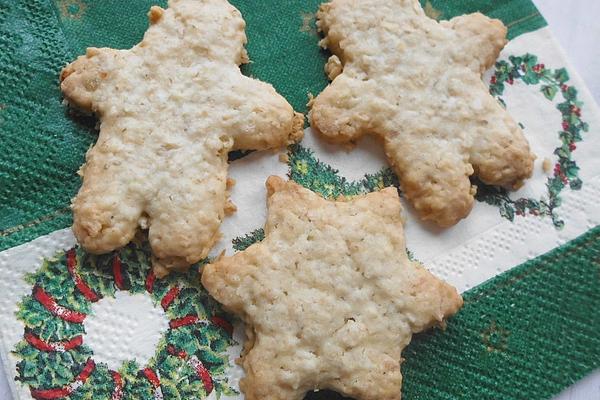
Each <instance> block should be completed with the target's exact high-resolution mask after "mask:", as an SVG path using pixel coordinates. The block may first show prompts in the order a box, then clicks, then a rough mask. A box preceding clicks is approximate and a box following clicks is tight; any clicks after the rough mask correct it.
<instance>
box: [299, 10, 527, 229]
mask: <svg viewBox="0 0 600 400" xmlns="http://www.w3.org/2000/svg"><path fill="white" fill-rule="evenodd" d="M317 19H318V22H317V25H318V27H319V29H320V30H321V31H322V32H323V33H324V35H325V37H324V39H323V40H322V41H321V45H322V46H323V47H326V48H328V49H329V50H331V52H332V53H333V55H332V56H331V58H330V60H329V62H328V63H327V66H326V70H327V72H328V74H329V75H330V78H331V79H333V81H332V82H331V84H330V85H329V86H328V87H327V88H326V89H325V90H324V91H323V92H322V93H321V94H320V95H319V96H318V97H317V98H316V99H315V101H314V103H313V107H312V111H311V125H312V127H313V128H314V129H315V130H316V131H318V132H320V133H321V134H322V135H323V136H324V137H325V138H327V139H329V140H331V141H334V142H351V141H356V140H358V139H359V138H360V137H361V136H363V135H364V134H367V133H369V134H374V135H377V136H379V137H380V138H381V140H382V142H383V145H384V146H385V152H386V154H387V157H388V159H389V162H390V164H391V165H392V167H393V169H394V171H395V172H396V174H397V175H398V177H399V179H400V182H401V186H402V190H403V192H404V194H405V195H406V198H407V199H408V200H409V201H410V203H411V204H412V205H413V206H414V208H415V210H416V212H417V213H418V214H419V216H420V217H421V218H422V219H423V220H428V221H433V222H434V223H436V224H438V225H439V226H442V227H448V226H452V225H454V224H456V223H457V222H458V221H459V220H460V219H461V218H464V217H466V216H467V215H468V214H469V212H470V210H471V208H472V206H473V198H474V194H475V192H476V187H474V186H472V185H471V182H470V180H469V177H470V176H471V175H473V174H475V175H477V176H478V177H479V179H481V180H482V181H483V182H485V183H487V184H491V185H501V186H504V187H507V188H518V187H519V186H520V185H522V182H523V180H524V179H526V178H528V177H530V176H531V173H532V170H533V161H534V158H535V156H534V155H533V154H532V153H531V152H530V150H529V144H528V143H527V140H526V139H525V137H524V136H523V132H522V130H521V129H520V128H519V126H518V124H517V123H516V122H515V121H514V120H513V119H512V118H511V117H510V115H509V114H508V113H507V111H506V110H505V109H504V108H503V107H502V106H501V105H500V104H499V103H498V102H497V101H496V100H495V99H494V98H493V97H492V96H491V95H490V94H489V91H488V89H487V87H486V86H485V84H484V83H483V82H482V80H481V75H482V73H483V72H484V71H485V70H486V69H488V68H489V67H491V66H492V65H493V63H494V61H495V60H496V58H497V57H498V55H499V53H500V50H502V48H503V47H504V45H505V44H506V43H507V40H506V27H505V26H504V25H503V24H502V22H501V21H499V20H493V19H489V18H487V17H486V16H484V15H482V14H479V13H475V14H470V15H463V16H459V17H456V18H453V19H451V20H450V21H443V22H440V23H438V22H436V21H435V20H433V19H430V18H429V17H427V16H426V15H425V13H424V12H423V10H422V8H421V6H420V5H419V2H418V1H417V0H333V1H331V2H329V3H325V4H323V5H322V6H321V8H320V10H319V12H318V13H317Z"/></svg>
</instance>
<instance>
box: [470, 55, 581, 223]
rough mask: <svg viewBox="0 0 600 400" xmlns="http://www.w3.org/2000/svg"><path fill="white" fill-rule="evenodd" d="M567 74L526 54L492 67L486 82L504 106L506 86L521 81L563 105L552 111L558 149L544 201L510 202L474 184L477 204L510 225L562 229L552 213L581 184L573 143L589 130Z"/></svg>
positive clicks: (503, 192) (497, 191)
mask: <svg viewBox="0 0 600 400" xmlns="http://www.w3.org/2000/svg"><path fill="white" fill-rule="evenodd" d="M569 79H570V78H569V74H568V72H567V70H566V69H565V68H560V69H556V70H553V69H549V68H546V66H545V65H544V64H540V63H539V62H538V58H537V56H535V55H533V54H530V53H527V54H525V55H523V56H510V57H509V58H508V62H507V61H505V60H501V61H498V62H497V63H496V67H495V71H494V74H493V75H492V77H491V79H490V93H491V94H492V95H493V96H494V97H496V98H497V99H498V100H499V101H500V102H501V103H502V104H503V105H504V106H506V103H505V102H504V100H503V99H502V97H501V96H502V95H503V94H504V90H505V89H506V85H507V84H508V85H513V84H514V83H515V81H516V80H521V81H522V82H523V83H525V84H526V85H541V87H540V92H541V93H542V94H543V95H544V97H545V98H546V99H547V100H548V101H553V100H554V99H555V98H556V95H557V94H558V93H560V94H561V95H562V98H563V100H564V101H562V102H560V103H558V104H557V105H556V108H557V109H558V110H559V111H560V113H561V116H562V123H561V130H560V131H559V133H558V136H559V138H560V142H561V145H560V146H559V147H557V148H556V149H555V150H554V154H555V155H556V156H558V161H557V162H556V164H555V165H554V170H553V174H552V176H550V177H548V180H547V182H546V188H547V197H542V198H540V199H539V200H538V199H533V198H525V197H522V198H519V199H516V200H513V199H511V198H510V197H509V194H508V192H507V191H506V190H505V189H503V188H499V187H495V186H490V185H485V184H483V183H482V182H480V181H477V182H476V184H477V187H478V190H477V195H476V198H477V200H478V201H482V202H485V203H487V204H490V205H494V206H497V207H499V210H500V215H501V216H502V217H504V218H506V219H508V220H510V221H514V219H515V215H516V216H525V215H527V214H529V215H533V216H539V217H544V216H548V217H550V218H551V219H552V223H553V224H554V226H555V227H556V228H557V229H562V228H563V227H564V224H565V223H564V221H563V220H562V219H561V218H560V217H559V216H558V214H557V212H556V209H557V208H558V207H559V206H560V205H561V203H562V199H561V196H560V195H561V192H562V191H563V189H564V188H565V187H567V186H569V188H570V189H571V190H580V189H581V187H582V185H583V182H582V180H581V179H580V178H579V166H578V165H577V163H576V162H575V161H574V160H573V152H574V151H575V149H576V148H577V145H576V143H577V142H581V141H582V140H583V139H582V136H581V134H582V132H587V131H588V130H589V125H588V124H587V123H586V122H584V121H583V120H582V119H581V107H582V106H583V103H582V102H581V101H580V100H578V97H577V94H578V92H577V89H576V88H575V87H573V86H569V85H567V82H568V81H569Z"/></svg>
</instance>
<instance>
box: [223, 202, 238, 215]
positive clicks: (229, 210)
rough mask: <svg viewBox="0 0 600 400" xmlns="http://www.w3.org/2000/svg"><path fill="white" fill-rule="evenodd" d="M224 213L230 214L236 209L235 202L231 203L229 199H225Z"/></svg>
mask: <svg viewBox="0 0 600 400" xmlns="http://www.w3.org/2000/svg"><path fill="white" fill-rule="evenodd" d="M224 210H225V215H232V214H234V213H235V212H236V211H237V206H236V205H235V204H233V202H232V201H231V199H229V200H227V203H225V207H224Z"/></svg>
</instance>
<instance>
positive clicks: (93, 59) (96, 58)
mask: <svg viewBox="0 0 600 400" xmlns="http://www.w3.org/2000/svg"><path fill="white" fill-rule="evenodd" d="M119 57H120V52H119V50H113V49H108V48H102V49H98V48H95V47H90V48H88V49H87V51H86V53H85V55H83V56H80V57H79V58H77V60H75V61H73V62H72V63H70V64H69V65H67V66H66V67H64V68H63V70H62V71H61V74H60V88H61V90H62V92H63V94H64V96H65V98H66V99H67V101H68V102H69V103H70V104H71V105H73V106H75V107H78V108H80V109H81V110H83V111H86V112H101V111H102V110H100V109H99V104H98V102H97V100H98V99H97V93H98V89H99V88H100V86H101V85H103V83H104V82H105V81H106V80H107V79H108V78H109V76H110V74H111V73H114V72H113V71H114V70H115V67H116V65H117V59H118V58H119Z"/></svg>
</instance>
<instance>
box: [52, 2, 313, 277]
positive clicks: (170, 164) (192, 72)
mask: <svg viewBox="0 0 600 400" xmlns="http://www.w3.org/2000/svg"><path fill="white" fill-rule="evenodd" d="M148 15H149V19H150V24H151V26H150V27H149V28H148V30H147V32H146V34H145V35H144V38H143V40H142V41H141V42H140V43H139V44H138V45H136V46H135V47H133V48H132V49H130V50H114V49H108V48H102V49H97V48H90V49H88V50H87V53H86V55H84V56H81V57H79V58H78V59H77V60H76V61H74V62H73V63H71V64H69V65H68V66H67V67H65V68H64V69H63V71H62V74H61V89H62V91H63V93H64V95H65V98H66V99H67V100H68V101H69V102H70V103H71V104H72V105H74V106H76V107H79V108H81V109H83V110H85V111H88V112H93V113H95V114H96V115H97V116H98V117H99V119H100V122H101V124H100V136H99V137H98V142H97V143H96V145H95V146H94V147H93V148H92V149H90V151H89V152H88V154H87V156H86V163H85V165H84V166H83V167H82V169H81V174H82V176H83V185H82V187H81V189H80V190H79V193H78V194H77V197H75V199H74V200H73V206H72V208H73V213H74V223H73V231H74V232H75V235H76V236H77V239H78V240H79V242H80V243H81V244H82V246H83V247H85V248H86V250H88V251H90V252H93V253H104V252H108V251H111V250H114V249H116V248H119V247H122V246H124V245H126V244H127V243H128V242H129V241H130V240H131V239H132V238H133V236H134V234H135V233H136V231H137V230H138V228H139V227H142V228H148V236H149V241H150V244H151V246H152V251H153V254H154V267H155V272H156V273H157V274H159V275H164V274H166V273H168V270H169V269H170V268H185V267H187V266H188V265H190V264H192V263H194V262H196V261H198V260H200V259H202V258H204V257H206V255H207V254H208V252H209V250H210V248H211V246H212V245H213V243H214V242H215V241H216V239H217V235H218V228H219V225H220V223H221V220H222V219H223V214H224V206H225V204H226V197H227V195H226V177H227V153H228V152H229V151H231V150H236V149H267V148H274V147H279V146H284V145H286V144H289V143H291V142H294V141H297V140H299V139H300V138H301V136H302V117H301V116H300V115H297V114H295V113H294V111H293V110H292V107H291V106H290V105H289V104H288V103H287V101H286V100H285V99H284V98H283V97H281V96H280V95H279V94H277V93H276V92H275V89H273V87H272V86H271V85H268V84H266V83H263V82H259V81H257V80H254V79H250V78H248V77H245V76H243V75H242V74H241V72H240V69H239V65H240V64H241V63H244V62H248V58H247V55H246V51H245V49H244V44H245V43H246V35H245V33H244V28H245V23H244V20H243V19H242V16H241V15H240V13H239V11H238V10H237V9H236V8H234V7H233V6H232V5H230V4H229V3H228V2H227V1H225V0H171V1H170V2H169V8H168V9H166V10H163V9H161V8H160V7H152V8H151V9H150V12H149V14H148Z"/></svg>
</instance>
